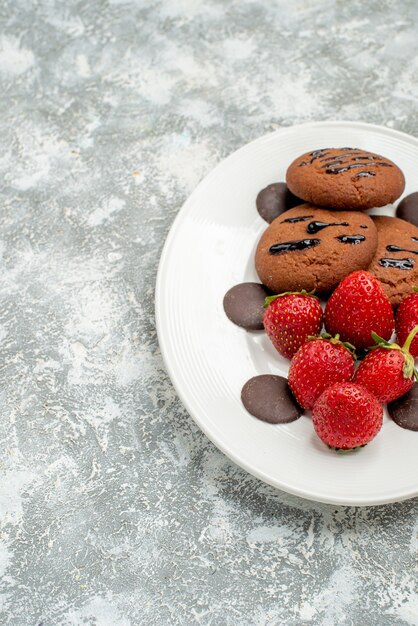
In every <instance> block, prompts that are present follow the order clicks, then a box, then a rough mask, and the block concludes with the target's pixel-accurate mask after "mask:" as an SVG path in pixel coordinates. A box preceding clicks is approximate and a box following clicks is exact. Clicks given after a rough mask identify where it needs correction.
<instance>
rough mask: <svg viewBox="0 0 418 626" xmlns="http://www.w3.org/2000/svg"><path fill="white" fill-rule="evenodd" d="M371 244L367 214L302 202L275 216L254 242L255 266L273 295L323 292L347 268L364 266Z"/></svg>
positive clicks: (373, 245)
mask: <svg viewBox="0 0 418 626" xmlns="http://www.w3.org/2000/svg"><path fill="white" fill-rule="evenodd" d="M376 246H377V232H376V228H375V226H374V224H373V222H372V220H371V219H370V217H369V216H368V215H366V214H364V213H360V212H358V211H339V212H338V213H336V212H332V211H328V210H326V209H322V208H320V207H316V206H313V205H311V204H303V205H300V206H298V207H295V208H294V209H290V210H289V211H286V212H285V213H283V214H282V215H280V216H279V217H277V218H276V219H275V220H274V221H273V222H272V223H271V224H270V226H269V227H268V228H267V230H266V231H265V232H264V233H263V235H262V237H261V239H260V241H259V244H258V246H257V250H256V255H255V266H256V270H257V273H258V275H259V277H260V280H261V282H262V283H263V284H264V285H266V287H268V288H269V289H270V290H271V291H273V292H274V293H282V292H284V291H299V290H300V289H306V290H307V291H312V289H315V290H316V291H317V292H318V293H327V292H329V291H331V290H332V289H334V288H335V287H336V286H337V285H338V283H339V282H340V281H341V280H342V279H343V278H345V277H346V276H347V275H348V274H350V273H351V272H354V271H355V270H359V269H366V268H367V267H368V265H369V264H370V261H371V260H372V258H373V255H374V253H375V250H376Z"/></svg>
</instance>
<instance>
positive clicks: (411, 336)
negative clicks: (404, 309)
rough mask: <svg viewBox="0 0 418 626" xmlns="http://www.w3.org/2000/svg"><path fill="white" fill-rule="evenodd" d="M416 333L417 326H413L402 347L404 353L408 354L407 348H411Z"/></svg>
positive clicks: (417, 330) (417, 331)
mask: <svg viewBox="0 0 418 626" xmlns="http://www.w3.org/2000/svg"><path fill="white" fill-rule="evenodd" d="M417 333H418V325H417V326H415V327H414V328H413V329H412V330H411V332H410V333H409V335H408V337H407V338H406V341H405V343H404V344H403V346H402V350H404V351H405V352H409V348H410V347H411V343H412V341H413V339H414V337H415V335H416V334H417Z"/></svg>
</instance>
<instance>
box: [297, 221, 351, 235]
mask: <svg viewBox="0 0 418 626" xmlns="http://www.w3.org/2000/svg"><path fill="white" fill-rule="evenodd" d="M328 226H349V224H348V223H347V222H331V223H330V224H327V223H326V222H309V224H308V225H307V227H306V232H307V233H309V234H310V235H315V234H316V233H319V231H320V230H323V229H324V228H328Z"/></svg>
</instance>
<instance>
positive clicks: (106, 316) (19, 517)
mask: <svg viewBox="0 0 418 626" xmlns="http://www.w3.org/2000/svg"><path fill="white" fill-rule="evenodd" d="M0 22H1V35H0V88H1V98H0V109H1V117H0V125H1V129H0V131H1V152H0V171H1V181H0V185H1V209H0V248H1V283H0V297H1V307H0V324H1V325H0V339H1V356H0V363H1V370H0V377H1V380H0V382H1V384H0V394H1V421H0V436H1V442H0V464H1V473H2V478H1V482H0V515H1V526H0V531H1V540H2V543H1V547H0V577H1V589H2V596H1V597H2V601H1V617H0V622H1V624H2V625H3V624H4V625H6V624H7V625H13V626H22V625H25V626H26V625H30V626H37V625H39V624H42V625H43V626H55V625H56V624H64V625H78V624H96V625H99V626H127V625H138V624H139V625H147V626H148V625H149V626H153V625H158V626H161V625H163V626H164V625H177V624H179V625H188V624H195V623H198V624H203V625H210V624H211V625H219V626H228V625H251V626H252V625H254V626H272V625H282V624H286V625H292V626H301V625H307V624H309V625H311V624H312V625H322V626H334V625H340V624H342V625H355V626H374V625H376V626H387V625H396V626H400V625H417V624H418V596H417V577H418V570H417V531H418V524H417V520H418V506H417V500H414V501H409V502H405V503H403V504H399V505H391V506H386V507H379V508H370V509H358V510H356V509H354V508H336V507H332V506H326V505H319V504H314V503H309V502H306V501H303V500H299V499H297V498H295V497H291V496H288V495H286V494H283V493H280V492H278V491H275V490H274V489H272V488H269V487H267V486H266V485H264V484H262V483H260V482H259V481H257V480H256V479H253V478H252V477H250V476H249V475H247V474H246V473H245V472H244V471H242V470H240V469H239V468H237V467H236V466H234V465H233V464H232V463H231V462H230V461H229V460H228V459H226V458H225V457H224V456H223V455H222V454H221V453H220V452H218V451H217V450H216V449H215V448H214V446H213V445H212V444H211V443H209V442H208V441H207V439H206V438H205V437H204V435H203V434H202V433H201V432H200V431H199V430H198V429H197V427H196V426H195V425H194V423H193V422H192V420H191V419H190V417H189V416H188V415H187V413H186V411H185V410H184V409H183V408H182V406H181V404H180V402H179V401H178V399H177V397H176V394H175V392H174V391H173V388H172V386H171V384H170V381H169V379H168V377H167V374H166V373H165V370H164V366H163V363H162V360H161V356H160V353H159V350H158V345H157V339H156V332H155V324H154V305H153V292H154V283H155V277H156V271H157V265H158V259H159V255H160V252H161V248H162V245H163V242H164V239H165V237H166V235H167V233H168V230H169V228H170V225H171V223H172V221H173V219H174V217H175V215H176V213H177V212H178V210H179V208H180V207H181V205H182V203H183V201H184V200H185V198H186V197H187V196H188V194H189V193H190V192H191V191H192V189H193V187H194V186H195V185H196V183H197V182H198V181H199V180H200V179H201V178H202V177H203V176H204V175H205V174H206V173H207V172H209V170H210V169H211V168H212V167H213V166H214V165H215V164H216V163H218V162H219V160H220V159H221V158H222V157H224V156H226V155H227V154H229V153H230V152H232V151H233V150H234V149H236V148H237V147H239V146H241V145H243V144H244V143H246V142H248V141H249V140H251V139H254V138H256V137H257V136H259V135H261V134H263V133H266V132H268V131H269V130H271V129H275V128H277V127H279V126H282V125H290V124H294V123H297V122H303V121H307V120H320V119H330V118H331V119H356V120H357V119H358V120H364V121H370V122H376V123H379V124H386V125H388V126H391V127H395V128H399V129H402V130H404V131H406V132H409V133H413V134H415V135H418V117H417V115H416V102H417V100H418V36H417V23H418V4H417V3H416V2H415V1H414V0H410V1H407V0H405V1H398V2H396V3H395V2H392V1H389V0H369V1H368V2H364V1H361V0H352V1H350V2H342V1H341V2H340V1H336V2H332V1H331V0H317V1H309V0H304V1H301V0H297V1H294V0H292V1H290V0H280V1H276V2H275V1H274V0H253V1H247V0H237V1H235V2H232V1H229V0H224V1H222V0H177V1H176V0H160V1H159V2H156V1H152V0H137V1H136V2H129V1H126V2H125V1H124V0H107V1H106V2H105V1H104V0H103V1H101V0H91V1H89V2H82V1H79V2H75V1H68V0H67V2H64V1H62V2H59V1H58V0H55V1H54V0H36V1H34V2H30V1H29V0H27V1H25V0H3V1H2V2H1V5H0Z"/></svg>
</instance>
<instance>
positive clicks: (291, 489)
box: [155, 120, 418, 507]
mask: <svg viewBox="0 0 418 626" xmlns="http://www.w3.org/2000/svg"><path fill="white" fill-rule="evenodd" d="M321 126H326V127H327V128H330V127H333V126H334V127H335V126H338V127H346V128H349V127H356V129H359V128H363V129H365V130H373V131H375V132H378V133H385V134H387V135H390V136H392V137H397V138H399V139H403V140H407V141H408V142H409V143H414V144H415V145H416V146H417V147H418V138H417V137H414V136H413V135H410V134H408V133H405V132H403V131H400V130H396V129H393V128H389V127H387V126H381V125H378V124H369V123H368V122H357V121H354V120H323V121H315V122H305V123H302V124H294V125H291V126H285V127H282V128H278V129H276V130H274V131H272V132H268V133H265V134H264V135H261V136H260V137H257V138H256V139H253V140H251V141H249V142H247V143H246V144H244V145H242V146H240V147H239V148H237V149H236V150H234V151H233V152H231V153H230V154H229V155H228V156H226V157H224V158H223V159H221V160H220V161H219V162H218V163H217V164H216V165H215V167H213V168H212V169H211V170H210V171H209V172H208V173H207V174H206V176H204V178H203V179H202V180H201V181H200V182H199V183H198V184H197V185H196V186H195V188H194V189H193V191H192V192H191V193H190V194H189V195H188V197H187V198H186V200H185V202H184V203H183V205H182V206H181V208H180V209H179V211H178V213H177V215H176V217H175V218H174V220H173V222H172V224H171V226H170V230H169V232H168V235H167V237H166V240H165V242H164V245H163V249H162V252H161V256H160V260H159V263H158V270H157V278H156V284H155V321H156V330H157V337H158V344H159V348H160V352H161V356H162V359H163V362H164V366H165V368H166V370H167V373H168V375H169V377H170V380H171V383H172V384H173V387H174V389H175V391H176V393H177V395H178V397H179V398H180V401H181V402H182V404H183V406H184V407H185V408H186V410H187V412H188V414H189V415H190V417H191V418H192V419H193V421H194V422H195V423H196V425H197V426H198V427H199V429H200V430H201V431H202V432H203V433H204V434H205V435H206V437H207V438H208V439H209V440H210V441H211V442H212V443H213V444H214V445H215V446H216V447H217V448H218V450H220V451H221V452H222V453H223V454H225V455H226V456H227V457H228V458H229V459H230V460H232V461H233V462H234V463H235V464H236V465H238V466H239V467H241V468H242V469H244V470H245V471H247V472H248V473H249V474H251V475H252V476H255V477H256V478H257V479H259V480H261V481H263V482H264V483H266V484H268V485H270V486H272V487H275V488H276V489H279V490H282V491H284V492H286V493H289V494H291V495H294V496H298V497H300V498H303V499H305V500H309V501H312V502H319V503H323V504H332V505H336V506H354V507H365V506H381V505H385V504H392V503H395V502H402V501H405V500H408V499H411V498H414V497H417V496H418V485H417V487H416V488H415V489H414V490H413V491H411V490H407V491H405V492H403V493H402V492H401V493H397V494H396V495H395V494H392V495H387V496H381V497H378V498H376V499H375V500H373V501H370V499H369V498H363V499H362V498H361V497H359V498H358V499H356V500H354V499H353V498H351V499H350V498H345V497H343V496H342V497H341V498H338V497H329V498H327V497H326V496H324V494H322V493H321V494H320V493H315V492H314V491H312V490H310V491H309V492H306V491H304V490H303V489H302V488H298V487H295V486H293V485H289V484H288V483H287V482H286V481H284V480H277V479H272V478H271V477H270V476H269V475H267V474H265V473H264V472H263V471H261V470H259V469H258V468H257V467H254V466H253V465H251V464H249V463H248V462H247V461H245V460H244V459H242V458H241V457H240V455H239V453H237V452H235V451H234V450H231V449H230V448H228V446H226V445H225V443H224V441H223V440H222V438H220V437H218V436H217V433H216V432H213V431H212V430H211V429H210V428H209V427H208V425H207V424H205V423H202V421H201V420H200V419H199V417H198V416H197V415H195V413H194V410H193V409H192V407H191V405H190V403H189V400H188V397H187V394H186V393H185V391H184V390H183V388H182V386H181V385H180V384H179V381H178V378H177V374H176V369H175V367H174V365H173V364H172V363H171V361H170V358H169V349H168V345H167V343H168V342H167V341H166V337H165V335H164V331H163V323H162V304H161V303H162V300H163V297H162V295H163V293H164V272H165V265H166V262H167V259H168V256H169V252H170V248H171V245H172V242H173V241H174V239H175V236H176V232H177V230H178V229H179V227H180V224H181V222H182V221H183V220H184V219H185V217H186V216H187V215H188V213H189V211H190V210H191V209H192V207H193V204H194V198H195V196H197V195H199V194H200V193H201V192H202V190H203V189H204V187H205V186H206V185H207V184H209V183H210V182H211V179H212V177H214V176H215V175H216V173H217V170H218V169H219V168H220V167H222V166H223V165H224V163H225V162H226V161H228V162H230V161H232V160H234V159H235V158H237V157H239V155H240V154H241V153H242V152H243V151H245V150H247V149H251V148H252V147H253V146H255V145H257V144H262V143H263V141H266V140H271V139H272V137H273V136H277V135H284V134H286V133H291V132H294V131H295V130H296V131H297V130H299V129H304V128H312V127H316V128H320V127H321Z"/></svg>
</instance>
